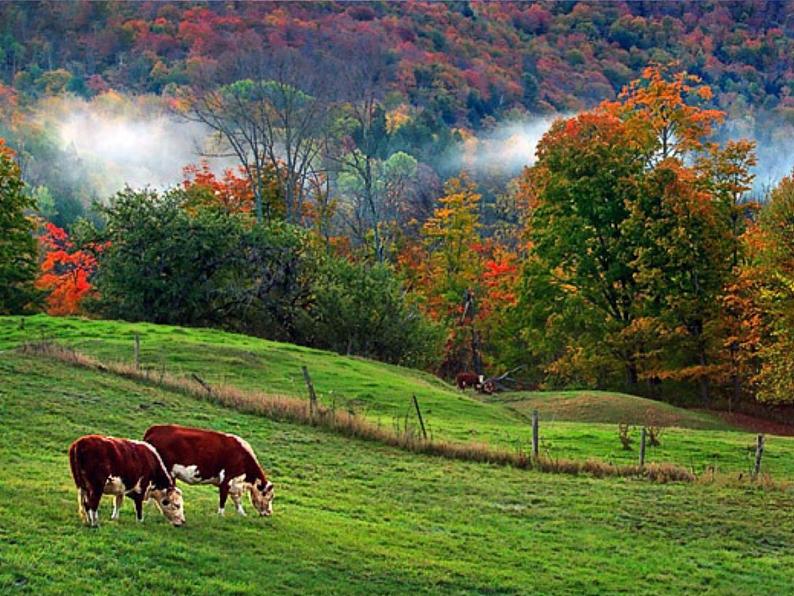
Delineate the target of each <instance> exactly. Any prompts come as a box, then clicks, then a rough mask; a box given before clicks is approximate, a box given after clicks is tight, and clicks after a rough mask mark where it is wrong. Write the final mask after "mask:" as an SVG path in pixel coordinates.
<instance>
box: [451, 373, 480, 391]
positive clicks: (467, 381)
mask: <svg viewBox="0 0 794 596" xmlns="http://www.w3.org/2000/svg"><path fill="white" fill-rule="evenodd" d="M482 382H483V376H482V375H478V374H476V373H473V372H462V373H458V374H457V376H456V377H455V383H456V384H457V386H458V389H464V390H465V389H466V388H467V387H477V386H478V385H480V384H482Z"/></svg>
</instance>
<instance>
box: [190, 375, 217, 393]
mask: <svg viewBox="0 0 794 596" xmlns="http://www.w3.org/2000/svg"><path fill="white" fill-rule="evenodd" d="M190 376H192V377H193V380H194V381H196V383H198V384H199V385H201V386H202V387H204V390H205V391H206V392H207V395H212V387H210V386H209V383H207V381H205V380H204V379H202V378H201V377H200V376H198V375H197V374H196V373H192V374H191V375H190Z"/></svg>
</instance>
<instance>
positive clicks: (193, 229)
mask: <svg viewBox="0 0 794 596" xmlns="http://www.w3.org/2000/svg"><path fill="white" fill-rule="evenodd" d="M186 200H187V194H186V193H185V191H183V190H173V191H169V192H166V193H164V194H161V195H160V194H157V193H155V192H152V191H132V190H129V189H128V190H126V191H124V192H121V193H119V194H118V195H117V196H116V198H115V199H114V201H113V202H112V204H111V205H110V206H109V207H105V208H102V212H103V214H104V216H105V218H106V226H105V228H104V229H103V230H101V231H96V232H95V233H96V234H97V235H98V236H99V237H100V238H99V239H101V240H103V241H106V242H109V247H108V248H107V249H106V250H105V251H104V252H103V253H102V254H100V255H99V258H100V267H99V273H98V274H97V277H96V280H95V285H96V289H97V290H98V296H99V297H98V298H97V299H96V300H94V301H93V303H91V304H89V308H91V309H92V310H94V311H95V312H97V313H99V314H101V315H103V316H107V317H112V318H120V319H126V320H132V321H151V322H155V323H170V324H178V325H189V326H210V327H222V328H225V329H233V330H237V331H242V332H245V333H250V334H254V335H259V336H263V337H268V338H271V339H279V340H284V341H294V342H298V343H303V344H307V345H311V346H315V347H320V348H328V349H332V350H335V351H337V352H340V353H346V354H357V355H362V356H369V357H373V358H377V359H380V360H384V361H387V362H395V363H402V364H411V365H418V366H422V365H427V364H429V363H430V362H431V361H432V359H433V355H434V354H436V353H437V347H438V340H439V333H438V330H437V329H436V328H435V327H434V326H432V325H431V324H430V323H428V322H427V320H426V319H425V318H424V317H423V316H422V315H421V314H420V313H419V312H418V310H417V309H416V308H415V307H413V306H412V305H411V304H410V303H409V302H408V300H407V298H406V295H405V292H404V291H403V288H402V284H401V281H400V279H399V278H398V277H397V276H396V275H395V274H394V272H393V270H392V269H391V268H389V267H387V266H380V265H378V266H374V267H369V266H367V265H365V264H353V263H350V262H348V261H347V260H344V259H341V258H339V257H327V256H326V257H323V259H322V260H320V259H319V258H318V256H317V255H316V254H315V251H314V250H313V249H312V243H311V242H310V240H309V238H308V236H307V233H306V231H304V230H301V229H299V228H296V227H294V226H290V225H288V224H284V223H276V224H272V225H268V226H261V225H255V224H254V223H253V221H252V218H251V217H250V215H247V214H234V213H231V214H230V213H229V212H228V211H226V210H223V209H220V208H217V207H203V208H199V209H195V208H191V209H186V208H185V206H186Z"/></svg>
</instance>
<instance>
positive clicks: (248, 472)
mask: <svg viewBox="0 0 794 596" xmlns="http://www.w3.org/2000/svg"><path fill="white" fill-rule="evenodd" d="M143 438H144V440H145V441H147V442H148V443H151V444H152V445H154V447H155V448H156V449H157V451H158V452H159V453H160V455H161V456H162V458H163V461H164V462H165V465H166V467H167V468H168V470H169V472H171V473H172V474H173V475H174V478H178V479H179V480H182V481H184V482H187V483H188V484H213V485H215V486H217V487H218V488H219V489H220V503H219V506H218V513H220V514H221V515H223V511H224V507H225V506H226V498H227V497H228V496H231V498H232V501H234V504H235V506H236V508H237V512H238V513H239V514H240V515H245V511H244V510H243V505H242V502H241V498H242V495H243V493H244V492H245V491H246V490H247V491H248V493H249V495H250V497H251V504H252V505H253V506H254V508H255V509H256V510H257V511H258V512H259V514H260V515H270V514H271V513H273V496H274V489H273V483H272V482H270V481H269V480H268V479H267V477H266V476H265V472H264V470H263V469H262V466H260V465H259V462H258V461H257V459H256V455H254V451H253V450H252V449H251V446H250V445H249V444H248V443H247V442H246V441H245V440H243V439H241V438H240V437H238V436H236V435H230V434H226V433H222V432H217V431H214V430H203V429H200V428H188V427H185V426H178V425H176V424H162V425H155V426H152V427H150V428H149V430H147V431H146V434H145V435H144V437H143Z"/></svg>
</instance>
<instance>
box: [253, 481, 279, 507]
mask: <svg viewBox="0 0 794 596" xmlns="http://www.w3.org/2000/svg"><path fill="white" fill-rule="evenodd" d="M250 492H251V505H253V506H254V509H256V510H257V511H258V512H259V515H272V514H273V497H274V496H275V492H276V491H275V489H274V488H273V483H272V482H270V481H265V482H262V481H259V480H257V481H256V482H254V483H253V484H252V485H251V491H250Z"/></svg>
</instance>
